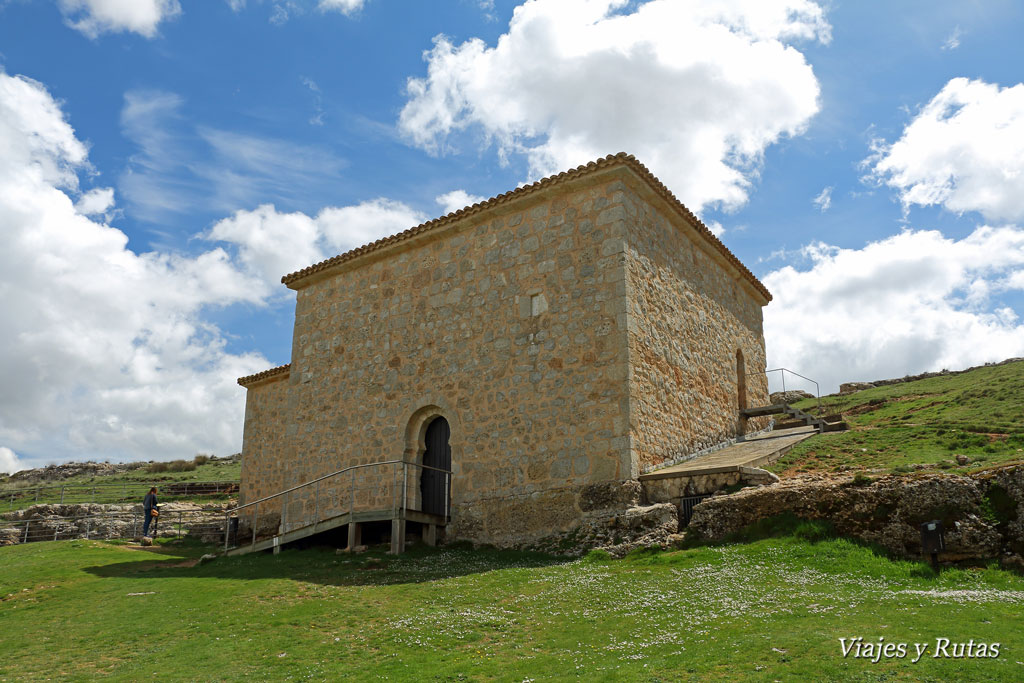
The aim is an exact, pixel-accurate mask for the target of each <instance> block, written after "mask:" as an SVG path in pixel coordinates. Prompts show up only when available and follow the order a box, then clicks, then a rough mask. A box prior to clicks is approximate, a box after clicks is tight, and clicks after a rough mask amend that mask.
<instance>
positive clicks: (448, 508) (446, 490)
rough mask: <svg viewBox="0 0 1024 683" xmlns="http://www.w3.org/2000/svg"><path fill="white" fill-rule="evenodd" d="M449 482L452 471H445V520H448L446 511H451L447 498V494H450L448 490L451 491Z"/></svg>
mask: <svg viewBox="0 0 1024 683" xmlns="http://www.w3.org/2000/svg"><path fill="white" fill-rule="evenodd" d="M451 484H452V473H451V472H445V473H444V519H445V521H446V522H447V521H448V513H449V512H450V511H451V501H449V500H448V496H449V495H450V492H451Z"/></svg>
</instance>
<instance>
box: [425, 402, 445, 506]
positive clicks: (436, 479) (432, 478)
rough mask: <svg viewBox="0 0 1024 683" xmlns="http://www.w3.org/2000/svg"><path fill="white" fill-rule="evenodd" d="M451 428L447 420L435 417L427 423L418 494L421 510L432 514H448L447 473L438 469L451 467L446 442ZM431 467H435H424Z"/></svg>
mask: <svg viewBox="0 0 1024 683" xmlns="http://www.w3.org/2000/svg"><path fill="white" fill-rule="evenodd" d="M450 436H451V428H450V427H449V426H448V420H446V419H444V418H443V417H436V418H434V420H433V421H432V422H431V423H430V424H429V425H427V434H426V438H425V441H426V446H427V448H426V450H425V451H424V452H423V464H424V465H425V468H424V470H423V474H422V475H421V476H420V494H421V495H422V500H423V512H427V513H430V514H432V515H447V514H448V498H449V495H448V486H447V484H448V475H447V474H445V473H444V472H439V471H438V470H446V471H450V470H451V468H452V447H451V445H450V444H449V443H448V438H449V437H450ZM427 467H433V468H437V469H426V468H427Z"/></svg>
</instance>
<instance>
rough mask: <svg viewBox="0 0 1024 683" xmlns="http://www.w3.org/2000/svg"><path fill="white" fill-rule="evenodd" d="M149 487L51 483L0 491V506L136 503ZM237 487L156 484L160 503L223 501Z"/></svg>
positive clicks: (229, 484)
mask: <svg viewBox="0 0 1024 683" xmlns="http://www.w3.org/2000/svg"><path fill="white" fill-rule="evenodd" d="M152 485H153V484H151V483H147V482H129V481H126V482H120V483H114V484H109V483H101V484H53V485H49V486H32V487H24V488H15V487H8V488H0V505H2V506H3V508H4V509H5V510H6V511H8V512H10V511H12V510H20V509H24V508H26V507H29V506H31V505H41V504H49V505H71V504H75V503H107V504H118V503H120V504H123V503H137V502H140V501H141V500H142V499H143V498H144V497H145V495H146V493H147V492H148V491H149V489H150V487H151V486H152ZM238 485H239V482H238V481H181V482H171V483H164V484H157V486H158V487H159V490H160V500H161V501H174V500H181V499H183V498H189V499H193V498H204V499H208V500H212V499H217V498H226V497H228V496H232V495H235V494H237V493H238Z"/></svg>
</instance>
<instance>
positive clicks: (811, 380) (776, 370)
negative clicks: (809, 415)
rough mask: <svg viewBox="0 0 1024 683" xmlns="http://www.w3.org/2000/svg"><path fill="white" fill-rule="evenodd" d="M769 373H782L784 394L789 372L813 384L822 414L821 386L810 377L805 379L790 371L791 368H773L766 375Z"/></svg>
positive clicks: (766, 371) (819, 410) (765, 372)
mask: <svg viewBox="0 0 1024 683" xmlns="http://www.w3.org/2000/svg"><path fill="white" fill-rule="evenodd" d="M769 372H781V373H782V393H786V373H787V372H788V373H789V374H791V375H796V376H797V377H799V378H800V379H805V380H807V381H808V382H810V383H811V384H813V385H814V394H815V396H816V397H817V399H818V412H819V413H820V412H821V386H820V385H819V384H818V383H817V382H816V381H814V380H813V379H811V378H810V377H805V376H804V375H801V374H800V373H799V372H794V371H792V370H790V369H789V368H772V369H771V370H765V371H764V374H765V375H767V374H768V373H769Z"/></svg>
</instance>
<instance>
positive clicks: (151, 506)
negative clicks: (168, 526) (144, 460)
mask: <svg viewBox="0 0 1024 683" xmlns="http://www.w3.org/2000/svg"><path fill="white" fill-rule="evenodd" d="M142 511H143V512H144V513H145V514H146V519H145V520H144V521H143V522H142V536H143V537H144V538H145V537H146V536H149V523H150V522H152V521H153V516H154V514H153V512H154V511H156V514H160V511H159V510H158V509H157V500H156V487H155V486H154V487H153V488H151V489H149V493H147V494H146V497H145V498H144V499H143V501H142Z"/></svg>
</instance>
